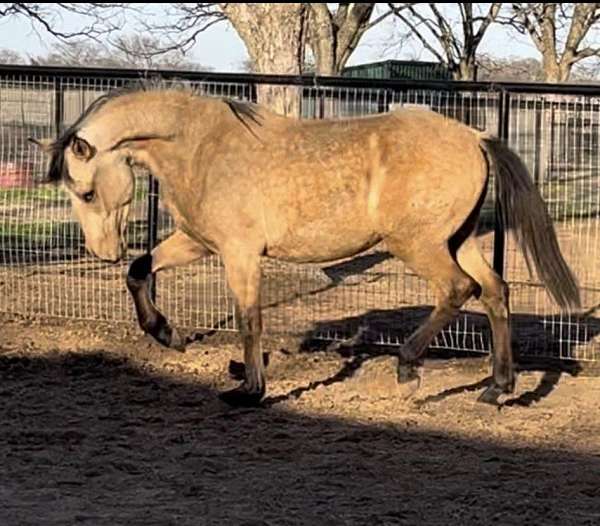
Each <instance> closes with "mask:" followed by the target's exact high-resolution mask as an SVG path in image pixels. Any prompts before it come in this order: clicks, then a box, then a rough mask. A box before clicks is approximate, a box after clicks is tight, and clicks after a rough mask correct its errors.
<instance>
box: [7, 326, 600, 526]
mask: <svg viewBox="0 0 600 526" xmlns="http://www.w3.org/2000/svg"><path fill="white" fill-rule="evenodd" d="M0 321H1V322H2V327H3V338H2V343H1V344H0V411H1V418H0V459H1V460H0V465H1V469H0V524H2V525H3V526H13V525H36V526H37V525H61V526H62V525H71V524H85V525H111V526H113V525H121V524H123V525H128V526H133V525H144V526H146V525H178V526H179V525H205V524H206V525H248V526H249V525H253V526H255V525H272V526H276V525H277V526H278V525H297V524H306V525H321V524H322V525H334V524H335V525H337V524H341V525H346V524H352V525H354V524H357V525H358V524H360V525H362V524H368V525H388V524H415V525H417V524H428V525H429V524H434V525H436V524H439V525H442V524H443V525H448V524H461V525H462V524H469V525H470V524H502V525H504V524H506V525H515V524H517V525H521V524H523V525H524V524H531V525H537V524H544V525H549V524H556V525H558V524H560V525H575V524H577V525H596V524H600V403H599V402H600V378H599V377H597V376H593V375H591V374H588V373H586V372H585V371H584V372H583V373H580V374H574V373H575V371H576V368H575V369H572V370H570V371H567V370H564V371H560V370H557V369H553V368H551V367H547V368H546V369H545V370H542V369H539V368H538V369H536V368H535V367H529V368H528V370H522V371H521V372H520V375H519V381H518V387H517V392H516V393H515V395H514V396H510V397H508V398H507V400H506V401H505V405H504V406H503V407H501V409H497V408H494V407H491V406H486V405H481V404H478V403H476V401H475V400H476V398H477V395H478V394H479V392H480V391H481V389H483V384H484V383H485V379H486V377H487V376H488V366H487V362H486V360H485V359H480V358H477V359H474V358H471V359H466V358H452V359H449V358H444V359H441V358H435V357H432V359H431V360H429V361H428V362H427V364H426V370H425V377H424V382H423V385H422V387H421V389H420V390H419V391H418V392H417V393H415V394H414V395H413V396H412V397H410V398H406V396H407V395H408V394H409V392H410V389H411V386H397V385H396V383H395V376H394V360H393V358H392V357H391V356H389V355H386V354H385V352H386V350H385V348H376V349H370V348H354V349H352V348H349V349H345V348H341V349H323V348H319V346H317V345H316V344H315V346H314V347H310V346H305V347H304V348H301V347H300V346H299V342H297V341H293V340H284V339H276V338H271V339H268V340H266V341H265V343H264V351H265V352H266V353H268V357H269V364H268V367H267V374H268V380H269V385H268V397H267V399H266V401H265V404H264V407H262V408H258V409H232V408H229V407H227V406H225V405H224V404H223V403H222V402H220V401H219V400H218V398H217V394H218V392H219V391H221V390H223V389H226V388H230V387H232V386H234V385H235V383H236V381H235V380H234V379H233V378H232V377H231V375H230V374H229V373H228V366H229V363H230V360H232V359H234V360H239V359H240V356H241V352H240V351H239V347H238V345H237V341H236V339H235V336H227V335H223V334H219V335H217V336H211V337H208V338H206V339H205V340H204V341H202V342H199V343H194V344H193V345H191V346H190V347H189V348H188V350H187V352H186V353H183V354H182V353H178V352H175V351H170V350H164V349H161V348H159V347H158V346H156V345H154V344H153V343H151V342H150V341H149V340H148V339H147V338H146V337H144V336H142V335H141V334H140V332H139V331H138V330H137V329H136V328H134V327H133V326H130V325H109V324H91V323H75V322H65V321H60V322H59V321H56V322H52V321H48V320H46V321H32V320H27V319H24V318H21V319H19V318H15V317H8V316H4V317H3V318H2V319H1V320H0ZM375 353H379V354H375ZM382 353H383V354H382Z"/></svg>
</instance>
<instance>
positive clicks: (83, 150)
mask: <svg viewBox="0 0 600 526" xmlns="http://www.w3.org/2000/svg"><path fill="white" fill-rule="evenodd" d="M71 151H72V152H73V155H74V156H75V157H77V159H81V160H83V161H89V160H90V159H91V158H92V157H94V155H95V154H96V148H94V147H93V146H92V145H91V144H90V143H89V142H87V141H86V140H85V139H82V138H81V137H77V136H75V137H73V140H72V141H71Z"/></svg>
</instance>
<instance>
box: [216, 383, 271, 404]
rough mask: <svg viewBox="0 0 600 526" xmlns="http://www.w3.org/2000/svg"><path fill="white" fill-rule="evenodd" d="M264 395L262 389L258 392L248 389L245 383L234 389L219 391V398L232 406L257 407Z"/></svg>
mask: <svg viewBox="0 0 600 526" xmlns="http://www.w3.org/2000/svg"><path fill="white" fill-rule="evenodd" d="M264 396H265V390H264V389H262V390H260V391H258V392H254V391H249V390H248V388H247V387H246V386H245V384H242V385H240V386H239V387H236V388H235V389H231V390H230V391H225V392H224V393H221V394H220V395H219V398H220V399H221V400H222V401H223V402H225V403H226V404H228V405H230V406H232V407H259V406H260V405H261V401H262V399H263V397H264Z"/></svg>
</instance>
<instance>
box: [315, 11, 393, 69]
mask: <svg viewBox="0 0 600 526" xmlns="http://www.w3.org/2000/svg"><path fill="white" fill-rule="evenodd" d="M306 5H307V6H308V8H309V19H308V20H309V24H308V44H309V45H310V48H311V49H312V52H313V56H314V58H315V66H316V68H315V72H316V73H317V74H318V75H339V74H340V73H341V71H342V69H343V68H344V66H345V65H346V62H348V59H349V58H350V56H351V55H352V52H353V51H354V50H355V49H356V46H357V45H358V43H359V41H360V39H361V38H362V36H363V35H364V34H365V33H366V32H367V31H368V30H369V29H370V28H372V27H373V26H375V25H377V24H378V23H380V22H381V21H383V20H384V19H385V18H387V17H388V16H389V15H390V14H391V13H392V10H391V9H386V10H385V11H384V12H383V13H381V14H380V15H378V16H377V17H376V18H375V19H374V20H372V15H373V12H374V8H375V5H376V4H337V7H336V8H330V7H329V6H330V4H319V3H317V4H313V3H309V4H306Z"/></svg>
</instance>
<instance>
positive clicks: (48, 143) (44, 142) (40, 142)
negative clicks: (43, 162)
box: [27, 137, 54, 154]
mask: <svg viewBox="0 0 600 526" xmlns="http://www.w3.org/2000/svg"><path fill="white" fill-rule="evenodd" d="M27 140H28V141H29V142H30V143H32V144H35V145H36V146H37V147H38V148H40V149H41V150H42V151H43V152H44V153H47V154H50V153H52V150H53V149H54V140H53V139H36V138H35V137H28V138H27Z"/></svg>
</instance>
